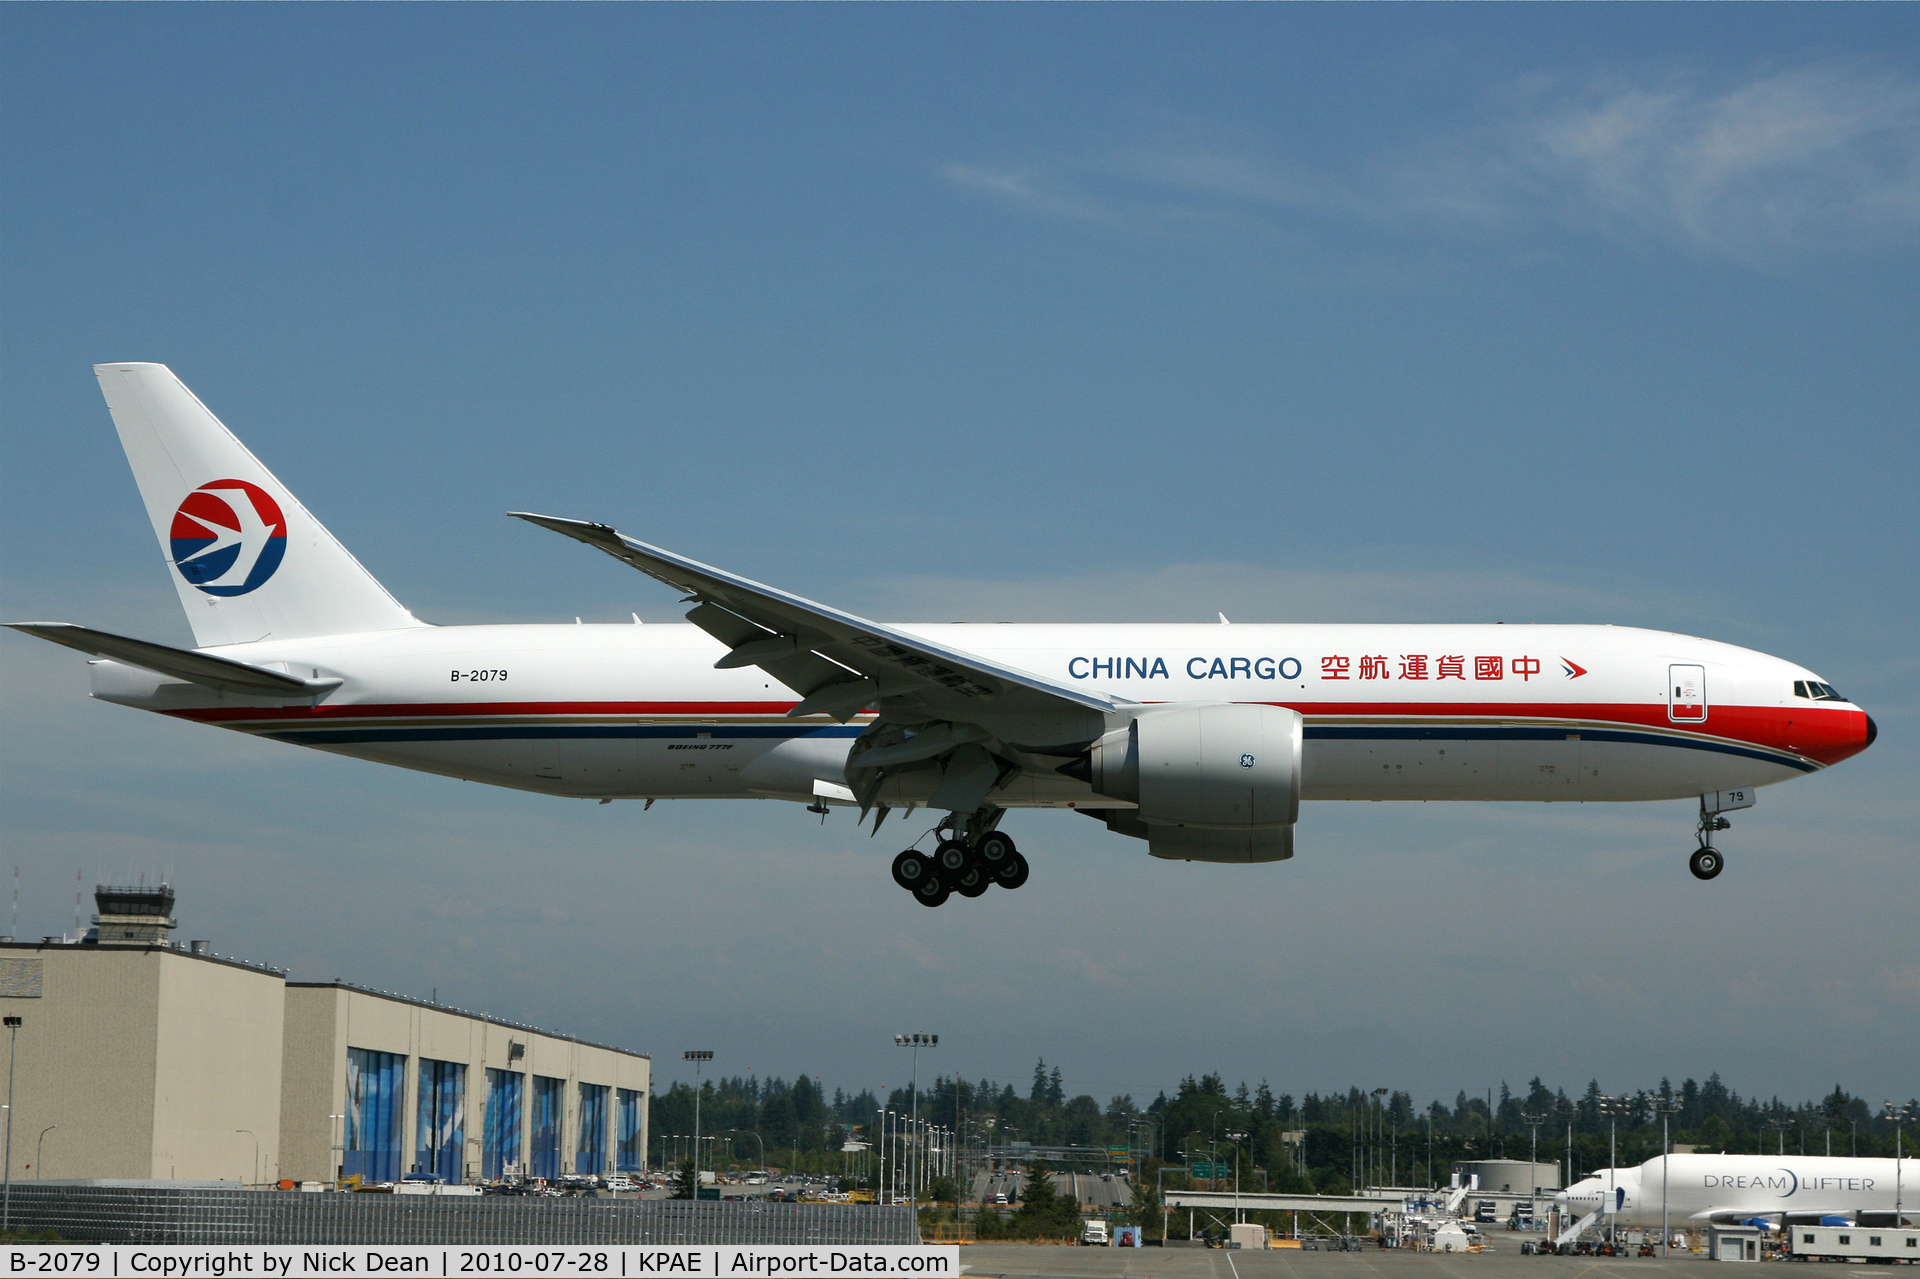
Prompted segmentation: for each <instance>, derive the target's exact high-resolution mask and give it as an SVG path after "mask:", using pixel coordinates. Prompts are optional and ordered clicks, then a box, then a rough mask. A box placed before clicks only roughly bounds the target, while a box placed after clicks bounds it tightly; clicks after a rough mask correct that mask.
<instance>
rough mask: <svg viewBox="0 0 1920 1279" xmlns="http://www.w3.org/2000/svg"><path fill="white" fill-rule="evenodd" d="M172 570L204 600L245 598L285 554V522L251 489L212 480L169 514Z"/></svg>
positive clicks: (256, 488)
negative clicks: (205, 597) (207, 597)
mask: <svg viewBox="0 0 1920 1279" xmlns="http://www.w3.org/2000/svg"><path fill="white" fill-rule="evenodd" d="M168 536H169V537H170V538H171V539H172V549H173V564H174V567H175V568H177V569H179V570H180V576H182V577H184V578H186V579H187V580H188V581H189V582H192V583H193V584H194V585H195V586H197V587H199V588H200V589H201V590H203V591H205V592H206V593H207V594H209V595H245V594H246V593H247V592H248V591H251V590H254V589H256V588H258V587H259V586H260V585H261V584H262V583H264V582H265V581H266V580H267V579H268V578H270V577H272V576H273V573H274V570H275V569H277V568H279V567H280V561H281V560H282V559H284V558H285V557H286V554H287V517H286V516H284V515H282V514H281V513H280V504H279V503H278V502H276V501H274V500H273V497H272V496H271V495H270V494H269V493H268V492H267V491H266V490H265V489H263V488H261V487H260V486H259V485H257V484H249V483H247V482H246V481H245V480H214V481H213V482H212V483H210V484H202V485H201V486H200V487H199V488H197V489H195V490H194V491H193V492H191V493H189V494H187V498H186V501H184V502H182V503H180V508H179V509H178V510H176V511H175V512H174V513H173V529H172V531H171V532H170V533H169V534H168Z"/></svg>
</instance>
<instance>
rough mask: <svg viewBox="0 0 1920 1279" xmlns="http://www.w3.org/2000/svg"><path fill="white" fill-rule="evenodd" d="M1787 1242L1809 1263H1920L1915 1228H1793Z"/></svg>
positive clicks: (1919, 1237)
mask: <svg viewBox="0 0 1920 1279" xmlns="http://www.w3.org/2000/svg"><path fill="white" fill-rule="evenodd" d="M1888 1215H1889V1216H1891V1215H1892V1214H1888ZM1787 1240H1788V1249H1789V1251H1791V1252H1792V1253H1793V1255H1794V1256H1795V1257H1797V1258H1800V1259H1803V1260H1806V1261H1829V1260H1831V1261H1905V1262H1909V1263H1911V1262H1920V1229H1915V1228H1914V1227H1912V1226H1902V1227H1899V1228H1895V1227H1893V1226H1794V1227H1792V1229H1791V1230H1789V1232H1788V1234H1787Z"/></svg>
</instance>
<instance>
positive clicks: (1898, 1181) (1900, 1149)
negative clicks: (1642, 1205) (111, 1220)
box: [7, 1099, 1913, 1230]
mask: <svg viewBox="0 0 1920 1279" xmlns="http://www.w3.org/2000/svg"><path fill="white" fill-rule="evenodd" d="M1880 1109H1881V1118H1883V1119H1889V1120H1892V1121H1893V1224H1894V1228H1895V1229H1896V1230H1897V1229H1900V1228H1901V1227H1902V1226H1904V1225H1905V1224H1906V1220H1907V1219H1906V1218H1905V1217H1904V1216H1902V1215H1901V1202H1902V1198H1901V1193H1902V1191H1903V1189H1904V1185H1903V1179H1902V1173H1903V1171H1904V1166H1905V1161H1906V1146H1905V1145H1904V1144H1903V1143H1902V1139H1901V1131H1900V1130H1901V1128H1902V1126H1904V1125H1905V1124H1907V1123H1910V1122H1912V1120H1913V1107H1912V1106H1911V1105H1903V1106H1896V1105H1894V1104H1893V1103H1892V1102H1891V1101H1887V1100H1885V1099H1882V1100H1881V1102H1880ZM7 1115H8V1120H7V1122H8V1124H9V1125H11V1124H12V1122H13V1120H12V1115H13V1112H12V1111H11V1110H9V1111H8V1112H7Z"/></svg>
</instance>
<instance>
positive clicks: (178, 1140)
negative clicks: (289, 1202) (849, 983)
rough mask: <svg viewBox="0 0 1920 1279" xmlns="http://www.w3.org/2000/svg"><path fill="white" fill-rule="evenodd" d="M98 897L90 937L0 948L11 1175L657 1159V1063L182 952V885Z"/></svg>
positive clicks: (346, 1170)
mask: <svg viewBox="0 0 1920 1279" xmlns="http://www.w3.org/2000/svg"><path fill="white" fill-rule="evenodd" d="M95 901H96V903H97V904H98V907H99V914H98V915H97V916H96V918H95V927H94V929H93V931H92V932H91V933H89V934H88V935H87V936H86V937H85V938H83V939H68V938H62V937H49V938H46V939H44V940H42V941H40V942H37V943H19V942H12V941H6V942H0V1014H4V1015H5V1016H6V1017H7V1018H9V1022H8V1033H9V1034H10V1035H11V1036H13V1047H14V1050H15V1051H16V1052H17V1059H16V1071H17V1074H16V1079H15V1083H14V1107H15V1109H14V1110H13V1112H12V1115H11V1118H12V1121H13V1133H12V1135H13V1142H12V1145H13V1167H12V1170H11V1171H12V1176H13V1178H14V1179H15V1180H16V1181H30V1180H36V1179H39V1180H68V1179H133V1180H148V1179H160V1180H170V1181H171V1180H183V1181H230V1182H244V1183H249V1184H265V1185H273V1184H277V1183H278V1182H280V1181H282V1180H291V1181H296V1182H327V1183H331V1182H333V1181H335V1180H336V1179H338V1178H342V1177H354V1176H358V1177H359V1178H360V1179H361V1181H362V1182H363V1183H378V1182H387V1181H396V1180H399V1179H401V1178H402V1177H404V1176H406V1175H408V1174H410V1173H419V1174H426V1175H430V1176H438V1177H440V1178H441V1179H443V1180H444V1181H446V1182H448V1183H452V1184H457V1183H471V1182H476V1181H481V1180H494V1179H498V1178H502V1177H512V1176H531V1177H548V1178H552V1177H558V1176H561V1175H563V1174H568V1173H579V1174H597V1175H604V1174H606V1173H610V1172H618V1171H625V1170H634V1169H638V1168H640V1167H641V1166H642V1165H643V1163H644V1160H645V1153H646V1149H647V1123H648V1113H647V1106H648V1096H649V1092H650V1089H651V1086H652V1063H651V1061H650V1060H649V1059H648V1057H647V1056H646V1055H645V1054H644V1053H637V1052H633V1051H630V1050H628V1049H624V1048H615V1047H611V1046H608V1045H605V1044H595V1043H590V1042H588V1041H586V1040H582V1039H577V1038H573V1037H570V1036H566V1035H558V1034H553V1033H550V1032H545V1031H540V1030H535V1029H533V1028H532V1027H529V1026H522V1025H518V1024H516V1023H513V1022H507V1021H502V1020H500V1019H497V1018H493V1017H486V1016H480V1015H477V1014H473V1013H468V1012H463V1011H460V1010H458V1009H453V1008H447V1007H444V1006H442V1005H438V1004H435V1003H432V1002H431V1001H428V1000H422V999H411V998H407V997H405V996H402V995H396V994H392V993H389V992H385V991H376V990H367V989H364V988H361V987H357V986H352V985H348V984H346V983H342V982H328V983H313V982H290V981H288V980H287V977H286V974H285V973H284V972H283V971H281V970H279V969H276V968H272V967H268V966H265V965H261V964H254V963H247V962H242V961H240V960H235V959H231V958H226V957H222V956H220V955H216V954H214V953H212V951H211V948H210V947H209V946H208V945H207V944H206V943H204V942H192V943H189V944H187V945H184V946H182V945H177V944H175V943H173V942H171V941H170V940H169V937H170V934H171V932H172V929H173V928H174V920H173V918H172V910H173V901H174V898H173V892H172V890H171V889H170V888H164V887H162V888H131V889H129V888H105V887H103V888H101V889H99V890H98V891H97V892H96V893H95ZM15 1017H17V1018H19V1019H20V1020H19V1023H18V1025H17V1026H15V1025H14V1024H13V1023H12V1021H11V1019H12V1018H15Z"/></svg>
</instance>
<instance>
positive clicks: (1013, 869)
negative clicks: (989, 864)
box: [993, 853, 1027, 889]
mask: <svg viewBox="0 0 1920 1279" xmlns="http://www.w3.org/2000/svg"><path fill="white" fill-rule="evenodd" d="M993 882H994V883H996V884H998V885H1000V887H1002V888H1009V889H1011V888H1018V887H1020V885H1022V884H1024V883H1026V882H1027V859H1026V858H1025V857H1024V856H1022V855H1021V854H1019V853H1015V854H1014V855H1013V856H1012V857H1009V858H1008V859H1007V860H1006V861H1003V862H1001V863H1000V864H999V865H998V866H996V867H994V869H993Z"/></svg>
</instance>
